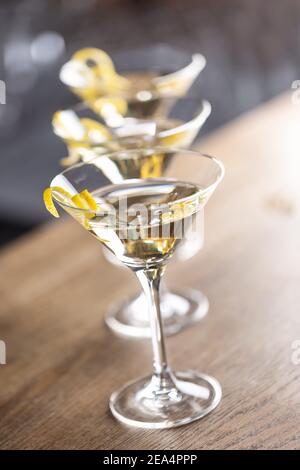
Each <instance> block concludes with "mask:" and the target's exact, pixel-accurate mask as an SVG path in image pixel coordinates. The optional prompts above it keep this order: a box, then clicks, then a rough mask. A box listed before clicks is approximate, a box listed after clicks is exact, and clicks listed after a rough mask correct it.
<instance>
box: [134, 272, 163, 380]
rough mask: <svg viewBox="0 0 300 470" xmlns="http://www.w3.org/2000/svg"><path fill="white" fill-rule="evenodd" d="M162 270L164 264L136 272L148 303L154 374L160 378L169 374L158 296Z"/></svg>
mask: <svg viewBox="0 0 300 470" xmlns="http://www.w3.org/2000/svg"><path fill="white" fill-rule="evenodd" d="M164 271H165V266H160V267H158V268H150V269H144V270H139V271H137V272H136V275H137V277H138V279H139V281H140V283H141V285H142V288H143V290H144V293H145V296H146V299H147V303H148V310H149V320H150V327H151V337H152V348H153V366H154V374H155V375H156V376H157V377H158V378H160V379H162V378H164V377H166V376H169V368H168V363H167V356H166V348H165V342H164V334H163V326H162V318H161V311H160V297H159V287H160V280H161V277H162V275H163V273H164Z"/></svg>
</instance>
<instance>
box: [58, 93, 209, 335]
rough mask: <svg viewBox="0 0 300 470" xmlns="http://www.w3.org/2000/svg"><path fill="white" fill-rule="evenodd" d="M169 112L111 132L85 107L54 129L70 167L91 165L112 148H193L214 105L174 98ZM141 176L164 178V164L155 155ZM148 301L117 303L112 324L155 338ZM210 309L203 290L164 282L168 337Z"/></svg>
mask: <svg viewBox="0 0 300 470" xmlns="http://www.w3.org/2000/svg"><path fill="white" fill-rule="evenodd" d="M164 101H167V102H168V101H169V99H168V98H165V99H164ZM168 108H169V112H168V114H167V116H166V117H165V118H164V119H162V118H152V119H151V120H150V119H149V120H141V119H135V118H132V117H130V116H128V117H125V118H122V119H123V122H122V124H121V125H120V127H117V128H107V126H106V127H105V128H102V125H103V119H102V118H100V117H99V116H97V115H96V114H95V113H94V112H93V111H91V110H90V109H89V108H88V107H87V106H86V105H84V104H79V105H77V106H76V107H74V108H72V109H68V110H63V111H57V112H56V113H55V115H54V117H53V129H54V132H55V134H57V135H58V136H59V137H60V138H62V139H63V140H64V142H65V143H66V145H67V147H68V152H69V156H68V157H66V158H64V159H63V162H62V163H63V165H64V166H68V165H70V164H74V163H76V162H78V161H80V160H83V161H88V160H90V159H91V158H94V157H95V154H102V153H103V152H107V151H108V150H117V149H122V148H123V149H124V148H128V149H130V148H134V147H135V148H137V147H139V146H142V145H144V146H145V144H147V145H151V144H153V143H157V144H160V145H163V146H165V145H169V144H170V143H174V142H176V144H177V145H179V146H181V145H182V146H189V145H191V144H192V142H193V141H194V139H195V137H196V135H197V134H198V133H199V131H200V129H201V127H202V125H203V124H204V123H205V121H206V119H207V118H208V116H209V115H210V112H211V106H210V104H209V103H208V102H207V101H202V100H199V99H198V100H197V99H194V98H191V97H188V98H180V99H178V100H177V101H176V103H174V102H173V100H172V101H171V103H169V104H168ZM99 126H100V127H99ZM145 161H146V159H145ZM130 168H131V170H130V171H131V172H132V174H131V175H130V174H128V175H126V176H132V177H134V176H136V174H135V173H134V172H135V171H136V170H135V169H134V168H132V167H130ZM137 176H142V177H147V178H149V177H159V176H161V167H160V160H159V159H156V160H155V158H153V156H152V155H151V154H150V156H149V158H148V164H146V163H144V167H143V170H142V174H141V175H140V174H138V175H137ZM199 216H200V214H199ZM202 242H203V240H202V237H200V236H197V237H194V241H193V242H192V240H190V242H189V243H188V244H186V243H183V244H181V245H180V246H179V247H178V250H177V251H176V254H175V258H176V259H177V260H181V261H185V260H187V259H189V258H191V257H192V256H194V255H195V254H196V253H197V252H198V251H199V250H200V249H201V247H202ZM103 251H104V255H105V257H106V259H107V260H108V261H109V262H110V263H113V264H115V265H119V266H120V265H121V266H122V263H120V261H118V259H117V258H116V257H115V256H114V255H113V254H112V253H111V252H110V251H109V250H107V249H105V248H104V250H103ZM145 302H146V299H145V296H144V293H143V292H141V293H140V294H139V295H138V296H136V295H135V296H134V297H133V298H128V299H127V300H125V301H124V300H122V301H120V302H117V303H116V304H114V305H112V306H111V307H110V308H109V310H108V312H107V314H106V316H105V322H106V324H107V325H108V327H109V328H110V329H111V330H113V331H114V332H115V333H117V334H121V335H124V336H129V337H135V338H147V337H150V335H151V331H150V325H149V318H148V315H147V308H146V305H145ZM208 309H209V302H208V299H207V297H206V296H205V295H204V294H203V293H202V292H201V291H200V290H196V289H188V288H175V289H172V290H169V289H168V288H167V285H166V282H165V281H164V282H163V283H162V285H161V313H162V318H163V322H164V326H165V334H166V335H167V336H170V335H173V334H177V333H178V332H180V331H181V330H182V329H184V328H186V327H188V326H190V325H192V324H193V323H195V322H197V321H199V320H201V319H202V318H203V317H204V316H205V315H206V314H207V312H208Z"/></svg>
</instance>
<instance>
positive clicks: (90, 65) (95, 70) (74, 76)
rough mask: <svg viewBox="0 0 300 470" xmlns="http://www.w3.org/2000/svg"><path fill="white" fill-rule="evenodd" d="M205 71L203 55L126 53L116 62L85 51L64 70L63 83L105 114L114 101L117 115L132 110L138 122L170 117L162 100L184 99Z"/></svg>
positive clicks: (164, 50)
mask: <svg viewBox="0 0 300 470" xmlns="http://www.w3.org/2000/svg"><path fill="white" fill-rule="evenodd" d="M205 65H206V59H205V57H204V56H203V55H202V54H189V53H186V52H183V51H180V50H176V49H173V48H171V47H168V46H164V45H159V46H153V47H149V48H141V49H135V50H131V51H125V52H121V53H118V54H115V55H114V58H113V60H112V59H111V58H110V57H109V56H108V54H107V53H106V52H104V51H102V50H100V49H96V48H85V49H81V50H79V51H77V52H75V54H73V56H72V58H71V60H69V61H68V62H67V63H66V64H64V65H63V67H62V69H61V71H60V79H61V80H62V82H63V83H64V84H66V85H67V86H68V87H69V88H70V89H71V90H72V91H73V92H74V93H75V94H76V95H77V96H78V97H79V98H80V99H81V100H82V101H84V102H85V103H86V104H87V105H88V106H89V107H90V108H91V109H93V110H94V111H96V112H98V113H100V114H101V113H102V110H103V97H110V98H112V97H114V98H119V101H118V103H119V105H117V106H116V109H117V111H120V109H125V108H126V109H128V110H129V113H130V114H131V115H133V116H134V117H137V118H148V117H151V116H153V115H154V114H156V115H164V114H165V111H166V110H165V105H166V102H164V101H162V98H163V97H166V96H172V97H178V96H184V95H185V94H186V93H187V92H188V90H189V89H190V87H191V86H192V84H193V83H194V82H195V80H196V79H197V77H198V76H199V74H200V72H201V71H202V70H203V69H204V67H205ZM120 103H121V104H120ZM124 106H125V108H124Z"/></svg>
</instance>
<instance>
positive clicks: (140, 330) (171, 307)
mask: <svg viewBox="0 0 300 470" xmlns="http://www.w3.org/2000/svg"><path fill="white" fill-rule="evenodd" d="M208 308H209V303H208V299H207V297H206V296H205V295H204V294H203V293H202V292H200V291H198V290H194V289H185V290H182V291H179V290H176V291H172V292H169V291H166V292H163V293H162V295H161V314H162V319H163V325H164V333H165V334H166V335H167V336H171V335H174V334H176V333H179V331H181V330H182V329H183V328H186V327H187V326H189V325H191V324H192V323H195V322H197V321H199V320H201V319H202V318H203V317H204V316H205V315H206V314H207V312H208ZM105 322H106V324H107V325H108V327H109V328H110V329H111V330H113V331H114V332H115V333H118V334H121V335H124V336H131V337H135V338H150V337H151V331H150V325H149V321H148V315H147V303H146V299H145V297H144V294H140V295H139V296H138V297H135V298H134V299H130V300H128V301H127V302H123V303H122V304H118V305H117V306H114V307H113V308H112V309H111V310H110V311H109V312H108V314H107V315H106V318H105Z"/></svg>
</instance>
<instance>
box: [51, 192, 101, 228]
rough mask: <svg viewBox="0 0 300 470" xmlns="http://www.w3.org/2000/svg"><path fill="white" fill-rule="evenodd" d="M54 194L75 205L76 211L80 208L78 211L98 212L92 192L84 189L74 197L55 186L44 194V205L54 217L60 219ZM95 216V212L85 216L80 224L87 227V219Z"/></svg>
mask: <svg viewBox="0 0 300 470" xmlns="http://www.w3.org/2000/svg"><path fill="white" fill-rule="evenodd" d="M53 192H56V193H58V194H59V195H60V196H62V198H63V199H67V202H68V203H73V204H74V209H76V208H78V209H85V210H92V211H96V210H97V208H98V205H97V203H96V201H95V199H94V198H93V196H92V195H91V194H90V192H89V191H88V190H87V189H84V190H83V191H81V192H80V193H78V194H75V195H74V196H72V195H71V194H70V193H69V192H68V191H66V190H65V189H63V188H61V187H59V186H53V187H51V188H46V189H45V190H44V193H43V198H44V204H45V206H46V209H47V210H48V211H49V212H50V214H51V215H53V217H56V218H58V217H59V212H58V210H57V209H56V207H55V204H54V200H53ZM94 215H95V214H94V212H92V213H86V214H83V218H82V220H80V222H81V223H83V225H85V224H86V221H87V219H90V218H92V217H94ZM80 219H81V217H80Z"/></svg>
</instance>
